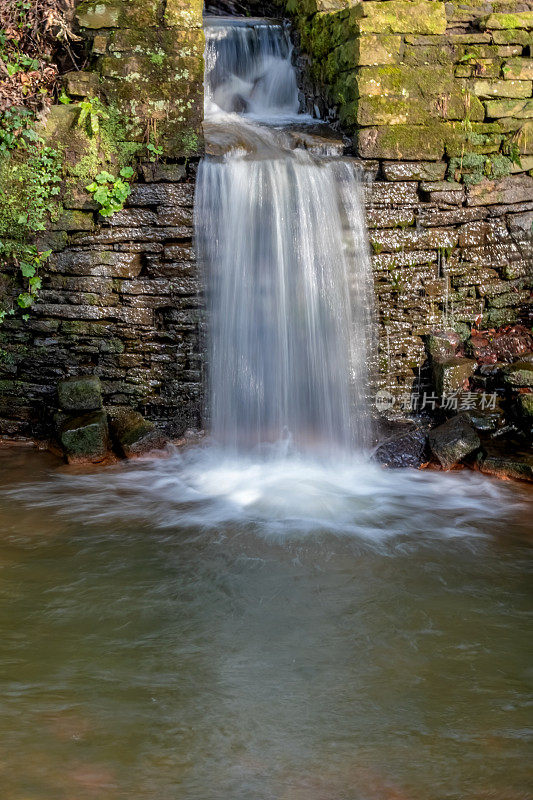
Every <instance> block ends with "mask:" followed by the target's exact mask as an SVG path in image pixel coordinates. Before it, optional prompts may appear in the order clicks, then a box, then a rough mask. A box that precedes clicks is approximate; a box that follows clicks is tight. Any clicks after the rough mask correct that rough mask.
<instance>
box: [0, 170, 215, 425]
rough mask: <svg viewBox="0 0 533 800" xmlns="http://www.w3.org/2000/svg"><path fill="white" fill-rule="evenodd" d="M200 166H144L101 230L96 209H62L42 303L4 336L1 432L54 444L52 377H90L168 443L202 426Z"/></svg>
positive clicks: (109, 401) (8, 323)
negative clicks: (197, 234)
mask: <svg viewBox="0 0 533 800" xmlns="http://www.w3.org/2000/svg"><path fill="white" fill-rule="evenodd" d="M195 168H196V164H195V163H194V162H193V163H189V164H188V166H185V165H183V164H181V165H180V164H174V165H170V164H169V165H157V164H154V165H152V164H148V165H146V166H145V167H144V168H143V170H142V178H143V182H139V183H137V184H136V185H135V186H134V189H133V191H132V194H131V195H130V197H129V199H128V203H127V205H126V208H125V209H124V210H123V211H120V212H118V213H116V214H114V215H113V216H111V217H109V218H108V219H107V220H106V221H102V219H101V218H100V219H99V224H98V225H97V224H96V222H97V214H96V212H95V211H93V210H87V209H85V210H83V209H80V208H79V207H76V208H72V209H66V211H65V213H64V214H63V216H62V218H61V220H60V221H59V222H58V223H57V224H56V225H55V226H54V227H55V228H56V230H55V231H54V232H52V234H48V236H47V239H48V243H52V242H55V247H56V252H55V253H54V255H53V257H52V258H51V260H50V262H49V264H48V267H47V271H46V272H47V274H46V276H45V277H44V278H43V288H42V290H41V293H40V300H39V302H38V303H37V304H36V306H35V308H34V310H33V311H32V314H31V315H30V316H29V318H28V320H27V321H23V320H22V319H17V318H8V319H6V320H5V322H4V325H3V327H2V328H1V329H0V348H1V349H2V350H3V357H2V359H1V360H0V435H11V436H12V435H34V436H35V435H36V436H46V435H49V433H50V431H51V427H52V420H53V415H54V412H55V411H56V410H57V393H56V387H57V382H58V380H60V379H61V378H64V377H67V376H70V375H85V374H90V375H92V374H95V375H98V376H99V377H100V379H101V384H102V390H103V399H104V403H105V404H106V405H112V406H130V407H133V408H135V409H137V410H139V411H141V412H142V413H143V414H145V415H146V416H147V417H148V418H150V419H153V420H156V421H159V422H160V423H161V424H162V426H163V427H165V428H166V430H167V431H168V432H169V433H170V434H172V435H175V436H179V435H181V434H182V433H183V432H184V431H185V430H186V429H188V428H198V427H199V426H200V424H201V395H202V393H201V357H200V343H199V303H200V300H199V295H198V280H197V272H196V263H195V258H194V252H193V244H192V233H193V228H192V217H193V200H194V175H195ZM73 205H75V206H79V205H80V203H74V204H73ZM86 205H87V204H86ZM50 236H52V237H53V238H52V242H51V241H50Z"/></svg>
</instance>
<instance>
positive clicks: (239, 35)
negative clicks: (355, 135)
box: [205, 17, 299, 119]
mask: <svg viewBox="0 0 533 800" xmlns="http://www.w3.org/2000/svg"><path fill="white" fill-rule="evenodd" d="M205 35H206V50H205V113H206V116H207V117H209V116H212V115H213V114H217V113H220V112H238V113H245V114H247V115H251V116H255V117H257V118H272V117H275V118H280V117H283V118H285V119H291V118H294V117H296V115H297V114H298V106H299V102H298V87H297V85H296V76H295V73H294V69H293V67H292V64H291V57H292V46H291V42H290V39H289V37H288V34H287V32H286V30H284V28H283V27H282V26H281V25H279V24H272V23H268V22H267V21H266V20H253V19H250V20H244V19H242V20H237V19H231V20H229V19H227V18H217V17H212V18H211V19H207V21H206V25H205Z"/></svg>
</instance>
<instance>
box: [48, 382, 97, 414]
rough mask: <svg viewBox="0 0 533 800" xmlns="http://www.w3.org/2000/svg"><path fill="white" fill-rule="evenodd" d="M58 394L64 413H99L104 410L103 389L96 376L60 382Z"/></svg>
mask: <svg viewBox="0 0 533 800" xmlns="http://www.w3.org/2000/svg"><path fill="white" fill-rule="evenodd" d="M57 394H58V398H59V407H60V408H61V409H62V410H63V411H67V412H79V411H97V410H99V409H101V408H102V387H101V385H100V379H99V378H98V377H97V376H96V375H85V376H81V377H76V378H67V379H66V380H63V381H59V383H58V385H57Z"/></svg>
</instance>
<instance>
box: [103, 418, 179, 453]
mask: <svg viewBox="0 0 533 800" xmlns="http://www.w3.org/2000/svg"><path fill="white" fill-rule="evenodd" d="M108 413H109V427H110V429H111V434H112V437H113V440H114V442H115V443H116V446H117V448H118V449H119V451H120V452H121V453H122V455H124V456H125V457H126V458H138V457H139V456H144V455H146V454H147V453H150V452H152V451H154V450H161V449H162V448H164V447H165V446H166V445H167V444H168V441H169V440H168V437H167V436H165V434H164V433H162V431H160V430H159V429H158V428H157V427H156V426H155V425H154V423H153V422H150V421H149V420H147V419H145V418H144V417H143V416H142V414H140V413H139V412H138V411H134V410H133V409H131V408H110V409H108Z"/></svg>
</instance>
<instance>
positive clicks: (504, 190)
mask: <svg viewBox="0 0 533 800" xmlns="http://www.w3.org/2000/svg"><path fill="white" fill-rule="evenodd" d="M532 197H533V177H531V176H530V175H510V176H509V177H508V178H503V179H502V180H500V181H489V180H487V181H482V182H481V183H478V184H477V185H476V186H470V187H469V188H468V191H467V197H466V204H467V205H468V206H483V205H493V204H495V203H520V202H523V201H527V200H531V198H532Z"/></svg>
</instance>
